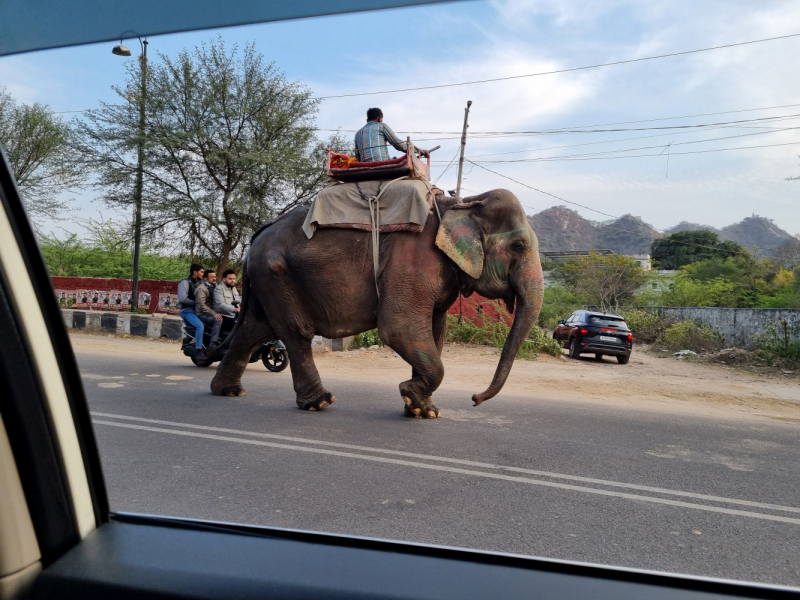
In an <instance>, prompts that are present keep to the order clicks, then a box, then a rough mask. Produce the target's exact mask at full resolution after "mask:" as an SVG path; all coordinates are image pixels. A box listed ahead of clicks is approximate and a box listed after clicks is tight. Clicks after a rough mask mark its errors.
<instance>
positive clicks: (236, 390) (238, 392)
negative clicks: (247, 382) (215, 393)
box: [219, 385, 244, 396]
mask: <svg viewBox="0 0 800 600" xmlns="http://www.w3.org/2000/svg"><path fill="white" fill-rule="evenodd" d="M219 395H220V396H244V388H243V387H242V386H240V385H229V386H227V387H224V388H222V389H221V390H220V392H219Z"/></svg>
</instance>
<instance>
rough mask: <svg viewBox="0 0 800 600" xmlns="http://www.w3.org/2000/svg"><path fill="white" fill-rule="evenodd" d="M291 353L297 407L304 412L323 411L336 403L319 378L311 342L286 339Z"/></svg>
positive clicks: (288, 350) (287, 348) (290, 364)
mask: <svg viewBox="0 0 800 600" xmlns="http://www.w3.org/2000/svg"><path fill="white" fill-rule="evenodd" d="M283 342H284V343H285V344H286V350H287V352H288V353H289V368H291V370H292V382H293V383H294V391H295V393H296V394H297V406H298V407H299V408H302V409H303V410H322V409H323V408H326V407H328V406H330V405H331V404H333V403H334V402H336V397H335V396H334V395H333V394H331V393H330V392H329V391H328V390H326V389H325V388H324V387H323V385H322V381H321V380H320V377H319V371H317V365H316V364H314V354H313V353H312V352H311V340H309V339H306V338H301V337H297V338H295V339H284V340H283Z"/></svg>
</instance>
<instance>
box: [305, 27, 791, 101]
mask: <svg viewBox="0 0 800 600" xmlns="http://www.w3.org/2000/svg"><path fill="white" fill-rule="evenodd" d="M798 36H800V33H791V34H789V35H780V36H776V37H771V38H763V39H760V40H750V41H747V42H736V43H734V44H724V45H722V46H711V47H709V48H697V49H695V50H684V51H682V52H671V53H669V54H658V55H656V56H645V57H643V58H630V59H627V60H618V61H614V62H607V63H599V64H596V65H586V66H583V67H572V68H569V69H557V70H555V71H542V72H540V73H528V74H527V75H511V76H508V77H495V78H493V79H479V80H476V81H462V82H459V83H442V84H438V85H425V86H420V87H413V88H402V89H396V90H384V91H380V92H359V93H357V94H338V95H333V96H317V97H316V98H314V100H328V99H330V98H352V97H354V96H374V95H377V94H397V93H400V92H416V91H419V90H433V89H440V88H446V87H457V86H463V85H473V84H478V83H493V82H496V81H508V80H512V79H523V78H527V77H539V76H541V75H555V74H556V73H570V72H573V71H585V70H587V69H599V68H602V67H613V66H616V65H625V64H630V63H637V62H643V61H647V60H657V59H660V58H670V57H673V56H685V55H687V54H697V53H699V52H709V51H711V50H722V49H724V48H735V47H737V46H747V45H749V44H760V43H762V42H773V41H776V40H784V39H788V38H794V37H798Z"/></svg>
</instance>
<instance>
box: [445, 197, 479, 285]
mask: <svg viewBox="0 0 800 600" xmlns="http://www.w3.org/2000/svg"><path fill="white" fill-rule="evenodd" d="M471 204H472V203H470V204H469V205H461V206H458V207H453V208H451V209H450V210H448V211H447V212H445V213H444V215H443V216H442V222H441V224H440V225H439V231H438V232H437V233H436V246H437V247H438V248H439V249H440V250H441V251H442V252H444V253H445V254H446V255H447V256H448V258H450V260H452V261H453V262H454V263H456V265H457V266H458V268H459V269H461V270H462V271H464V272H465V273H466V274H467V275H469V276H470V277H472V278H473V279H478V278H479V277H480V276H481V273H482V272H483V242H482V240H481V230H480V229H479V228H478V224H477V223H476V222H475V221H474V220H473V219H472V217H471V215H470V213H471V211H468V210H464V209H465V208H469V206H470V205H471Z"/></svg>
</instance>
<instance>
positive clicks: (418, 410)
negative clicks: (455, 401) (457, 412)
mask: <svg viewBox="0 0 800 600" xmlns="http://www.w3.org/2000/svg"><path fill="white" fill-rule="evenodd" d="M403 402H405V407H404V410H403V414H405V416H407V417H412V418H414V419H436V418H437V417H440V416H441V414H442V411H441V410H439V408H437V406H436V405H435V404H434V403H433V400H431V399H430V398H427V399H425V400H423V401H422V402H420V401H418V400H417V399H416V398H415V397H414V396H403Z"/></svg>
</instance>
